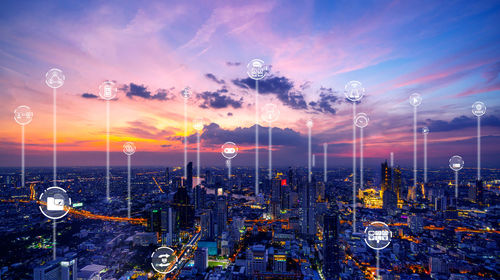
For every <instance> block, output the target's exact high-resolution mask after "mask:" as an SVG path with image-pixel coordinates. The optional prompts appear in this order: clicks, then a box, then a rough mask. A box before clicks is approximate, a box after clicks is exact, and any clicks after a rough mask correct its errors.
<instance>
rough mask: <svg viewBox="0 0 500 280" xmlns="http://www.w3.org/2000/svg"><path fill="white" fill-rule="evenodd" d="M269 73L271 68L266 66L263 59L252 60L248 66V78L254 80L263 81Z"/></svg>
mask: <svg viewBox="0 0 500 280" xmlns="http://www.w3.org/2000/svg"><path fill="white" fill-rule="evenodd" d="M268 72H269V68H268V66H267V65H265V64H264V61H263V60H262V59H252V61H250V62H249V63H248V64H247V74H248V77H250V78H252V79H254V80H261V79H263V78H264V77H265V76H266V75H267V73H268Z"/></svg>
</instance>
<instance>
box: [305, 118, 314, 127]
mask: <svg viewBox="0 0 500 280" xmlns="http://www.w3.org/2000/svg"><path fill="white" fill-rule="evenodd" d="M306 126H307V127H308V128H312V127H313V120H311V119H308V120H307V122H306Z"/></svg>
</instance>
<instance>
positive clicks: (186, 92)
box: [181, 87, 191, 99]
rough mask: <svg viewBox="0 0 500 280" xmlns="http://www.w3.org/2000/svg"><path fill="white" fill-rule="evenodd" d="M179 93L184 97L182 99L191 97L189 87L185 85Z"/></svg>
mask: <svg viewBox="0 0 500 280" xmlns="http://www.w3.org/2000/svg"><path fill="white" fill-rule="evenodd" d="M181 94H182V97H184V99H188V98H189V97H191V88H190V87H185V88H184V89H183V90H182V91H181Z"/></svg>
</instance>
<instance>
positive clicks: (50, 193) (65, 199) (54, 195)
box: [39, 187, 71, 220]
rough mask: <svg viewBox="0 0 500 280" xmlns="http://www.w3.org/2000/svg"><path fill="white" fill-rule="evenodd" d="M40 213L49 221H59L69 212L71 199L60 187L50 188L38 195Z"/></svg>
mask: <svg viewBox="0 0 500 280" xmlns="http://www.w3.org/2000/svg"><path fill="white" fill-rule="evenodd" d="M39 200H40V204H41V205H40V206H39V208H40V211H41V212H42V214H43V215H44V216H45V217H47V218H49V219H54V220H57V219H60V218H62V217H64V216H66V214H68V212H69V207H70V206H71V198H69V196H68V193H66V191H65V190H63V189H61V188H60V187H50V188H48V189H46V190H45V191H44V192H43V193H42V194H41V195H40V198H39Z"/></svg>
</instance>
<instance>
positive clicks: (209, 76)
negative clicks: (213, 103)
mask: <svg viewBox="0 0 500 280" xmlns="http://www.w3.org/2000/svg"><path fill="white" fill-rule="evenodd" d="M205 77H206V78H207V79H209V80H211V81H214V82H216V83H218V84H219V85H223V84H225V83H226V81H224V80H222V79H221V80H219V79H217V77H215V75H214V74H212V73H207V74H205Z"/></svg>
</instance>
